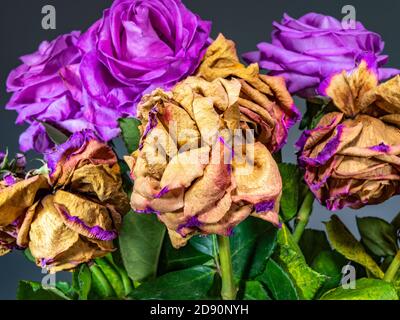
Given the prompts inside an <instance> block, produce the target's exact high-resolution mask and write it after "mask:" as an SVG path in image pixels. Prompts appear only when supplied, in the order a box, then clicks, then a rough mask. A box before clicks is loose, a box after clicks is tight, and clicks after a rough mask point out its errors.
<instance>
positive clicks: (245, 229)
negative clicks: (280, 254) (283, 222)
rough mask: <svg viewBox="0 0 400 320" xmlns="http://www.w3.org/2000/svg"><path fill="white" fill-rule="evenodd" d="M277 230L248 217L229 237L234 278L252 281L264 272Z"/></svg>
mask: <svg viewBox="0 0 400 320" xmlns="http://www.w3.org/2000/svg"><path fill="white" fill-rule="evenodd" d="M276 235H277V229H276V228H275V227H274V226H273V225H272V224H270V223H267V222H265V221H262V220H261V219H257V218H253V217H250V218H248V219H246V220H245V221H243V222H242V223H240V224H239V225H238V226H237V227H236V228H235V229H234V234H233V236H231V238H230V240H231V255H232V266H233V272H234V275H235V277H236V278H237V279H238V280H240V279H253V278H255V277H256V276H258V275H260V274H261V273H262V272H263V271H264V270H265V265H266V263H267V260H268V258H269V257H270V256H271V255H272V253H273V251H274V249H275V246H276Z"/></svg>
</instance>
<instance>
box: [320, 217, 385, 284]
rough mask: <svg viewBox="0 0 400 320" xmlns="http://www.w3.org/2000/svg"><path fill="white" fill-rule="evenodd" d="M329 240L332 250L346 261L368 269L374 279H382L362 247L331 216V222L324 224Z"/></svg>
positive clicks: (337, 219)
mask: <svg viewBox="0 0 400 320" xmlns="http://www.w3.org/2000/svg"><path fill="white" fill-rule="evenodd" d="M326 230H327V232H328V237H329V240H330V241H331V244H332V246H333V248H334V249H335V250H336V251H338V252H339V253H341V254H342V255H343V256H345V257H346V258H347V259H349V260H351V261H354V262H357V263H358V264H360V265H362V266H363V267H365V268H366V269H368V270H369V271H370V272H371V273H372V274H373V275H374V276H375V277H377V278H380V279H382V278H383V276H384V274H383V272H382V270H381V269H380V268H379V266H378V265H377V264H376V262H375V261H374V259H372V258H371V256H370V255H368V253H367V251H366V250H365V248H364V247H363V245H362V244H361V243H360V242H358V241H357V239H356V238H354V236H353V235H352V234H351V232H350V231H349V229H347V227H346V226H345V225H344V224H343V223H342V221H340V219H339V217H338V216H336V215H333V216H332V218H331V221H329V222H327V223H326Z"/></svg>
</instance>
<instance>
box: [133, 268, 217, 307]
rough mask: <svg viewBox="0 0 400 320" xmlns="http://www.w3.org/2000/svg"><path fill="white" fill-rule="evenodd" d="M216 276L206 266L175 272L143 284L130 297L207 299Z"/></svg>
mask: <svg viewBox="0 0 400 320" xmlns="http://www.w3.org/2000/svg"><path fill="white" fill-rule="evenodd" d="M214 276H215V271H214V270H213V269H211V268H209V267H206V266H196V267H192V268H189V269H185V270H180V271H175V272H171V273H167V274H165V275H163V276H161V277H159V278H157V279H155V280H151V281H149V282H146V283H143V284H142V285H141V286H140V287H139V288H137V289H135V290H134V291H133V292H132V293H131V294H130V297H131V298H133V299H137V300H199V299H207V297H208V292H209V291H210V290H211V288H212V286H213V282H214Z"/></svg>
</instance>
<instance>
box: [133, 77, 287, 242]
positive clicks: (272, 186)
mask: <svg viewBox="0 0 400 320" xmlns="http://www.w3.org/2000/svg"><path fill="white" fill-rule="evenodd" d="M240 91H241V85H240V82H239V81H238V80H236V79H232V80H226V79H221V78H218V79H216V80H214V81H212V82H208V81H206V80H204V79H203V78H199V77H189V78H188V79H186V80H185V81H183V82H181V83H179V84H178V85H177V86H176V87H175V88H174V89H173V91H172V92H164V91H162V90H161V89H158V90H155V91H154V92H153V93H152V94H151V95H147V96H145V97H144V99H143V100H142V102H141V104H139V107H138V114H139V118H140V120H141V121H142V126H141V128H140V129H141V132H142V138H141V144H140V148H139V150H138V151H136V152H135V153H134V154H133V155H132V157H126V161H127V163H128V164H129V165H130V167H131V175H132V177H133V178H134V180H135V184H134V190H133V193H132V198H131V205H132V208H133V209H134V210H135V211H136V212H138V213H157V215H158V218H159V219H160V220H161V221H162V222H163V223H164V224H165V225H166V226H167V228H168V232H169V235H170V238H171V241H172V244H173V245H174V246H175V247H177V248H178V247H181V246H184V245H185V244H186V242H187V241H188V239H189V238H190V237H191V236H192V235H194V234H197V233H200V234H214V233H215V234H221V235H229V234H231V232H232V229H233V228H234V227H235V226H236V225H237V224H239V223H240V222H241V221H242V220H244V219H245V218H247V217H248V216H249V215H250V214H252V213H253V214H255V215H256V216H258V217H260V218H262V219H265V220H267V221H271V222H273V223H275V224H276V225H278V224H279V219H278V211H279V199H280V195H281V189H282V182H281V178H280V175H279V171H278V168H277V165H276V163H275V161H274V159H273V158H272V156H271V154H270V152H269V151H268V149H267V148H266V147H265V146H264V145H263V144H261V143H259V142H256V143H254V141H247V142H248V143H244V144H240V145H239V146H240V147H238V146H237V145H235V144H234V143H233V144H232V142H233V141H234V136H235V133H237V132H240V133H241V132H242V131H241V127H240V110H239V104H238V99H239V95H240ZM235 130H236V131H235Z"/></svg>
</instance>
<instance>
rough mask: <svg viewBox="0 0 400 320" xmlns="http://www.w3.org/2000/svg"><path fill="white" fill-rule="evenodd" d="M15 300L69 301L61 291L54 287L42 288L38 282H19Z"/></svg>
mask: <svg viewBox="0 0 400 320" xmlns="http://www.w3.org/2000/svg"><path fill="white" fill-rule="evenodd" d="M17 300H70V299H69V298H68V297H67V296H66V295H65V294H64V293H63V292H62V291H61V290H59V289H57V288H55V287H47V288H44V287H42V285H41V284H40V283H39V282H34V281H20V282H19V285H18V289H17Z"/></svg>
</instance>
